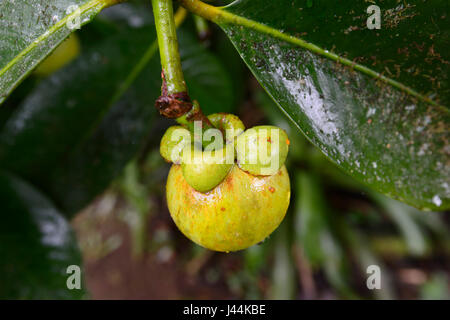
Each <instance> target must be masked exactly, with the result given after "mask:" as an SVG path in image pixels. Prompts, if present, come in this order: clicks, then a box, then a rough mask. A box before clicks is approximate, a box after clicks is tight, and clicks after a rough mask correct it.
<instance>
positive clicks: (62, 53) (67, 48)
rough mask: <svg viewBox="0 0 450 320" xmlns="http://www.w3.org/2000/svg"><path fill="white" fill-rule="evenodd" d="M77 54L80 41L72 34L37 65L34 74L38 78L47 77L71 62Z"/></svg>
mask: <svg viewBox="0 0 450 320" xmlns="http://www.w3.org/2000/svg"><path fill="white" fill-rule="evenodd" d="M79 54H80V40H79V39H78V37H77V35H76V34H75V33H72V34H71V35H70V36H69V37H68V38H67V39H66V40H64V41H63V42H62V43H61V44H60V45H59V46H58V47H57V48H56V49H55V51H53V52H52V53H51V54H50V55H49V56H48V57H47V58H46V59H45V60H44V61H42V62H41V63H40V64H39V66H38V67H37V68H36V70H35V71H34V73H35V74H36V75H39V76H48V75H50V74H52V73H53V72H55V71H57V70H59V69H60V68H62V67H63V66H65V65H66V64H68V63H69V62H71V61H72V60H73V59H75V58H76V57H77V56H78V55H79Z"/></svg>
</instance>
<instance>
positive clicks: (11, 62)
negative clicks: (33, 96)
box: [0, 0, 118, 104]
mask: <svg viewBox="0 0 450 320" xmlns="http://www.w3.org/2000/svg"><path fill="white" fill-rule="evenodd" d="M117 2H118V1H117V0H46V1H43V0H27V1H23V0H3V1H1V2H0V104H1V103H2V102H3V101H4V100H5V99H6V97H7V96H8V95H9V94H10V93H11V91H12V90H14V89H15V88H16V86H17V85H18V84H19V83H20V82H21V81H22V80H23V79H24V78H25V77H26V76H27V75H28V74H29V73H30V72H31V71H32V70H33V69H34V68H35V67H36V66H37V65H38V64H39V62H41V61H42V60H43V59H44V58H45V57H46V56H47V55H48V54H50V53H51V52H52V51H53V50H54V49H55V48H56V47H57V46H58V44H60V43H61V42H62V41H63V40H64V39H66V38H67V37H68V36H69V34H70V33H71V32H73V31H75V30H76V28H78V27H81V26H82V25H84V24H86V23H88V22H89V21H91V20H92V19H93V18H94V17H95V16H96V15H97V14H98V13H99V12H100V11H101V10H102V9H103V8H105V7H106V6H108V5H111V4H114V3H117Z"/></svg>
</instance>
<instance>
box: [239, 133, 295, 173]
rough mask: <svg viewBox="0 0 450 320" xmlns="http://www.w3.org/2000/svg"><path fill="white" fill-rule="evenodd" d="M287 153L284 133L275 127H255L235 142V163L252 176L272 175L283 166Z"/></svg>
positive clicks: (286, 139)
mask: <svg viewBox="0 0 450 320" xmlns="http://www.w3.org/2000/svg"><path fill="white" fill-rule="evenodd" d="M288 152H289V139H288V136H287V134H286V132H285V131H284V130H283V129H280V128H278V127H275V126H256V127H253V128H250V129H248V130H246V131H245V132H244V133H243V134H241V135H240V136H239V137H238V138H237V140H236V157H237V163H238V165H239V167H240V168H241V169H242V170H245V171H247V172H249V173H251V174H254V175H272V174H275V173H277V172H278V170H279V169H280V168H281V167H282V166H283V165H284V162H285V161H286V157H287V154H288Z"/></svg>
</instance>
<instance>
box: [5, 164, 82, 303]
mask: <svg viewBox="0 0 450 320" xmlns="http://www.w3.org/2000/svg"><path fill="white" fill-rule="evenodd" d="M0 203H1V204H2V210H1V212H0V219H1V223H0V257H1V259H0V298H1V299H80V298H82V297H83V295H84V290H83V289H80V290H79V289H72V290H69V289H68V288H67V284H66V282H67V279H68V277H69V276H70V275H71V274H72V273H70V274H68V273H67V267H69V266H71V265H77V266H80V267H81V256H80V253H79V251H78V247H77V245H76V241H75V236H74V232H73V231H72V228H71V226H70V224H69V223H68V222H67V221H66V220H65V218H64V217H63V216H62V215H61V214H60V212H58V210H57V209H55V207H54V206H53V204H52V203H51V202H50V201H49V200H48V199H46V198H45V197H44V196H43V195H42V194H40V193H39V192H38V191H36V189H34V187H32V186H31V185H29V184H27V183H26V182H24V181H23V180H20V179H18V178H17V177H15V176H13V175H10V174H7V173H5V172H0ZM81 287H83V284H81Z"/></svg>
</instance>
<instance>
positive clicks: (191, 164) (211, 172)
mask: <svg viewBox="0 0 450 320" xmlns="http://www.w3.org/2000/svg"><path fill="white" fill-rule="evenodd" d="M232 148H233V146H225V147H224V148H223V149H220V150H216V151H202V150H199V149H197V148H196V147H194V145H190V146H186V147H185V148H184V149H183V153H182V155H181V168H182V171H183V176H184V178H185V180H186V181H187V183H189V185H190V186H191V187H193V188H194V189H195V190H197V191H200V192H207V191H209V190H211V189H213V188H214V187H215V186H217V185H218V184H219V183H220V182H222V180H223V179H225V177H226V176H227V174H228V172H229V171H230V169H231V167H232V166H233V165H234V154H233V150H232ZM227 151H228V152H227ZM230 151H231V152H230Z"/></svg>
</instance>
